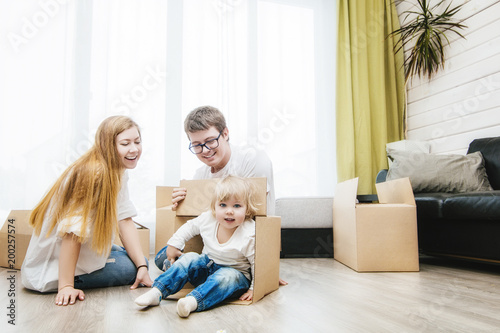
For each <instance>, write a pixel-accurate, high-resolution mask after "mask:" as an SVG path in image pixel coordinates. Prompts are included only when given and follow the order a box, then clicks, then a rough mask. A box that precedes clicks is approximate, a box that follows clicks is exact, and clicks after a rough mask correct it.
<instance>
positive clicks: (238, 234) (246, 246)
mask: <svg viewBox="0 0 500 333" xmlns="http://www.w3.org/2000/svg"><path fill="white" fill-rule="evenodd" d="M218 228H219V223H218V222H217V220H216V219H215V218H214V216H213V215H212V212H211V211H207V212H204V213H202V214H201V215H200V216H198V217H196V218H194V219H192V220H189V221H187V222H186V223H185V224H183V225H182V226H181V227H180V228H179V229H178V230H177V231H176V232H175V233H174V235H173V236H172V237H171V238H170V239H169V240H168V242H167V244H168V245H169V246H173V247H176V248H178V249H180V250H182V249H184V244H185V243H186V242H187V241H188V240H190V239H191V238H193V237H194V236H196V235H200V236H201V238H202V239H203V251H202V253H204V254H206V255H207V256H208V257H209V258H210V259H212V260H213V261H214V262H215V263H216V264H218V265H223V266H229V267H232V268H234V269H237V270H238V271H240V272H242V273H243V274H244V275H245V276H246V277H247V279H249V280H251V281H252V282H251V286H250V289H253V280H254V279H253V272H254V270H253V268H254V257H255V221H254V220H251V219H250V220H245V221H244V222H243V223H242V224H240V225H239V226H238V227H237V228H236V230H235V231H234V234H233V235H232V236H231V238H230V239H229V240H228V241H227V242H225V243H223V244H221V243H219V241H218V240H217V230H218Z"/></svg>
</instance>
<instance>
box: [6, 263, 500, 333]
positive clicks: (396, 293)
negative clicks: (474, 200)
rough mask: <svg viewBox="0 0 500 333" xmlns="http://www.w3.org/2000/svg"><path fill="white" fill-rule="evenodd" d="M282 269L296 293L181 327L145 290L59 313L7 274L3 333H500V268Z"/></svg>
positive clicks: (194, 317) (113, 294)
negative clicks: (147, 299)
mask: <svg viewBox="0 0 500 333" xmlns="http://www.w3.org/2000/svg"><path fill="white" fill-rule="evenodd" d="M280 269H281V272H280V276H281V277H282V278H283V279H285V280H287V281H288V282H289V283H290V284H289V285H288V286H284V287H281V288H280V289H279V290H277V291H275V292H273V293H271V294H270V295H267V296H266V297H264V298H263V299H262V300H261V301H259V302H258V303H256V304H253V305H249V306H244V305H222V306H219V307H217V308H214V309H212V310H208V311H205V312H198V313H193V314H191V316H190V317H189V318H187V319H182V318H179V317H178V315H177V314H176V312H175V308H176V302H175V301H170V300H166V301H162V303H161V304H160V306H158V307H153V308H149V309H141V308H140V307H138V306H136V305H135V304H134V302H133V300H134V299H135V298H136V297H137V296H139V295H141V294H142V293H144V292H145V291H146V289H144V288H141V289H138V290H134V291H130V290H128V287H113V288H105V289H95V290H86V299H85V301H83V302H78V303H77V304H76V305H73V306H67V307H58V306H55V305H54V294H48V295H41V294H38V293H33V292H30V291H28V290H26V289H24V288H23V287H22V284H21V275H20V274H21V273H20V272H19V271H16V273H15V274H11V273H9V271H8V270H7V269H3V268H1V269H0V291H1V294H0V308H1V309H2V310H1V311H2V313H0V318H1V323H0V332H167V331H168V332H213V333H215V332H227V333H229V332H500V266H493V265H479V264H470V263H463V262H458V263H457V262H452V261H447V260H443V259H437V258H431V257H425V258H421V270H420V272H418V273H356V272H355V271H353V270H351V269H350V268H348V267H346V266H344V265H342V264H340V263H339V262H337V261H334V260H333V259H281V267H280ZM159 273H160V272H159V270H157V269H156V268H152V269H151V275H152V277H156V276H157V275H158V274H159ZM11 275H14V277H15V283H16V284H15V285H16V286H15V288H14V289H15V293H16V296H15V298H13V297H10V296H9V289H10V283H9V280H8V278H9V277H10V276H11ZM11 300H14V301H15V306H16V309H15V323H16V326H12V325H10V324H8V320H10V318H9V317H8V316H7V315H8V314H9V309H7V307H8V306H9V305H10V302H11Z"/></svg>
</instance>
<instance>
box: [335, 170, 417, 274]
mask: <svg viewBox="0 0 500 333" xmlns="http://www.w3.org/2000/svg"><path fill="white" fill-rule="evenodd" d="M376 187H377V193H378V198H379V203H366V204H359V203H358V204H357V203H356V193H357V189H358V178H355V179H351V180H348V181H345V182H343V183H339V184H337V189H336V191H335V197H334V201H333V255H334V258H335V259H336V260H338V261H339V262H341V263H343V264H345V265H346V266H349V267H351V268H352V269H354V270H356V271H358V272H398V271H400V272H403V271H410V272H412V271H418V270H419V262H418V238H417V213H416V205H415V198H414V196H413V191H412V187H411V184H410V180H409V179H408V178H402V179H396V180H393V181H388V182H385V183H379V184H376Z"/></svg>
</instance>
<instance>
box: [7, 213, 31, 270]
mask: <svg viewBox="0 0 500 333" xmlns="http://www.w3.org/2000/svg"><path fill="white" fill-rule="evenodd" d="M30 214H31V210H11V211H10V213H9V216H8V217H7V219H6V220H5V222H4V224H3V226H2V229H1V230H0V266H2V267H5V268H9V269H21V266H22V264H23V261H24V257H25V256H26V251H27V250H28V245H29V243H30V239H31V234H32V233H33V229H32V228H31V227H30V225H29V217H30Z"/></svg>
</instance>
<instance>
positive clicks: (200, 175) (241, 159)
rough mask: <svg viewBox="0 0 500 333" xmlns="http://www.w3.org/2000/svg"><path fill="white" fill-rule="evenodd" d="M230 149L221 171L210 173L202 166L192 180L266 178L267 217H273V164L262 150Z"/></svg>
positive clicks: (210, 171)
mask: <svg viewBox="0 0 500 333" xmlns="http://www.w3.org/2000/svg"><path fill="white" fill-rule="evenodd" d="M230 147H231V157H230V158H229V161H228V162H227V164H226V165H225V166H224V168H222V169H221V170H219V171H217V172H215V173H212V170H211V167H210V166H208V165H203V166H201V167H200V168H198V169H197V170H196V172H195V174H194V177H193V179H210V178H224V177H225V176H228V175H233V176H239V177H245V178H249V177H266V178H267V192H268V193H267V215H274V207H275V200H274V199H275V195H274V178H273V164H272V162H271V160H270V159H269V157H268V156H267V154H266V153H265V152H264V151H263V150H259V149H255V148H253V147H250V146H245V147H241V146H233V145H231V144H230Z"/></svg>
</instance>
